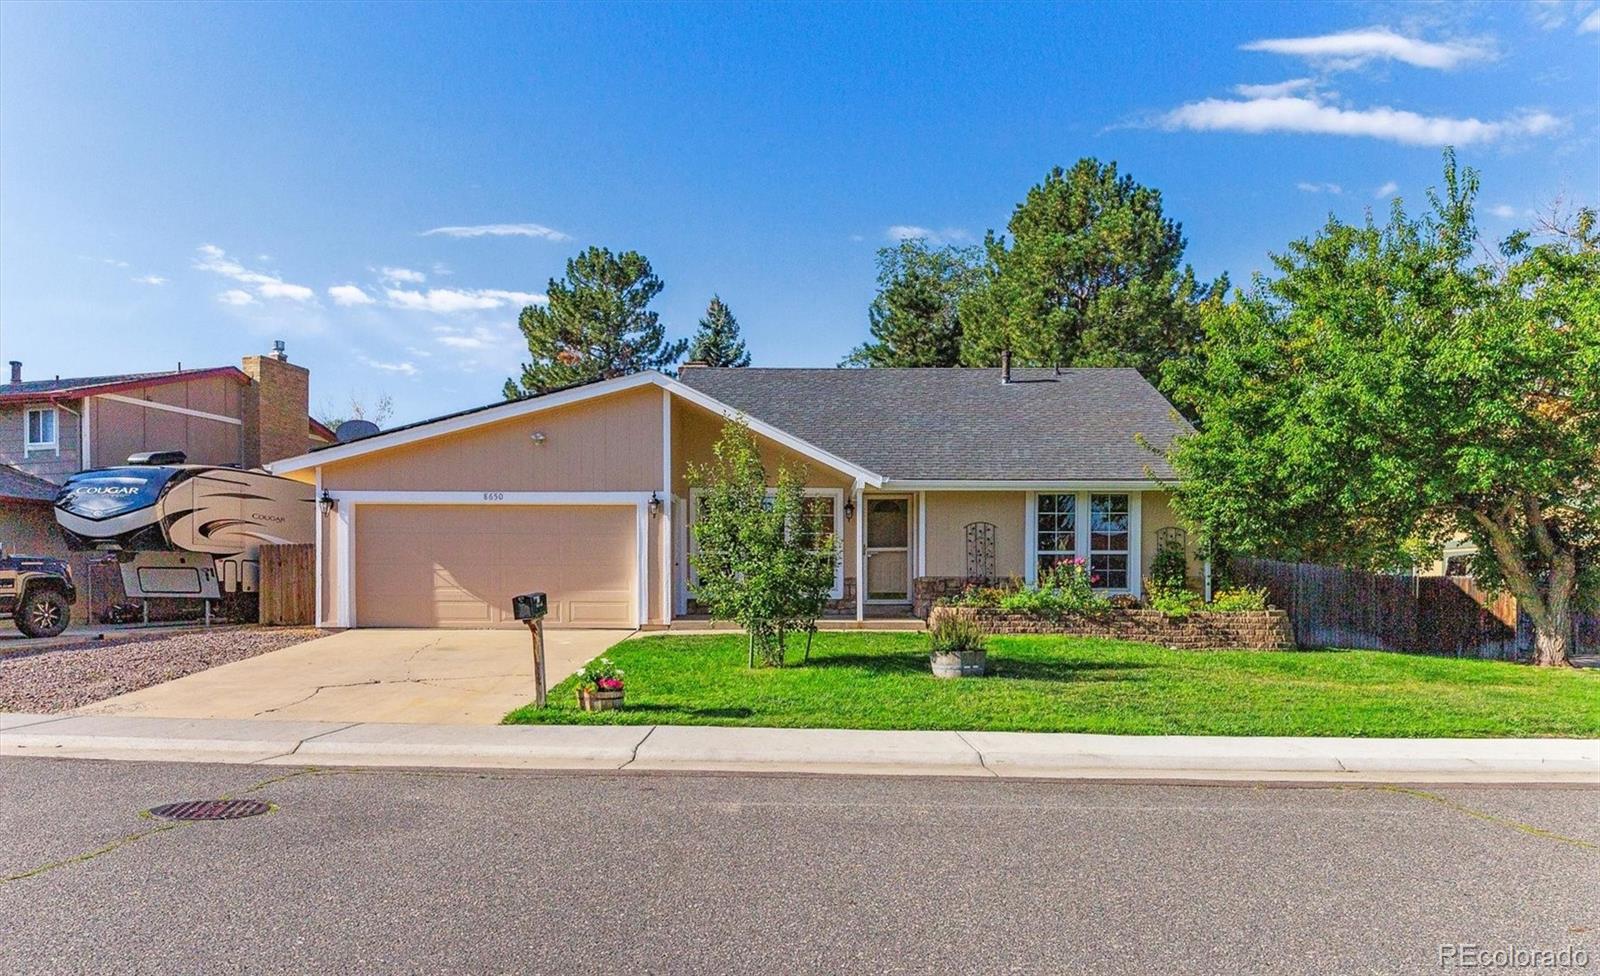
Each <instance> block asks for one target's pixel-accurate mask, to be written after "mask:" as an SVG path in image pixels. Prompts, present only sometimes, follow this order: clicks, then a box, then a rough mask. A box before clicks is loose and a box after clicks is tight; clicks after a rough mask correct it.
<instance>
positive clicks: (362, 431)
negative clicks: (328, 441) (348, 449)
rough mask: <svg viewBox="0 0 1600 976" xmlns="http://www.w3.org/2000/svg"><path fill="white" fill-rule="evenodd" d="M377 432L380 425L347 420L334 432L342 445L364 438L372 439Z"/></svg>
mask: <svg viewBox="0 0 1600 976" xmlns="http://www.w3.org/2000/svg"><path fill="white" fill-rule="evenodd" d="M377 432H378V425H377V424H375V423H373V422H372V421H370V420H346V421H345V422H344V423H342V424H340V425H339V429H338V430H336V431H334V432H333V437H334V439H335V440H337V441H338V442H339V443H341V444H348V443H350V442H351V441H358V440H360V439H361V438H363V437H371V436H372V435H373V434H376V433H377Z"/></svg>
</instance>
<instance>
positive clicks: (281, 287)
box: [194, 244, 316, 305]
mask: <svg viewBox="0 0 1600 976" xmlns="http://www.w3.org/2000/svg"><path fill="white" fill-rule="evenodd" d="M196 250H197V251H198V252H199V255H200V256H199V257H197V258H195V260H194V266H195V267H196V268H198V269H199V270H201V271H209V272H211V273H212V274H217V275H221V276H222V277H224V278H231V279H232V280H234V281H237V282H239V283H240V284H242V285H250V286H252V287H254V288H255V290H256V294H257V295H259V296H261V297H262V298H288V299H292V300H293V301H297V302H309V301H311V300H312V299H314V298H316V292H314V291H312V290H311V289H310V288H307V287H306V286H305V285H294V284H290V283H288V282H286V281H284V280H283V279H282V278H279V277H278V276H277V275H273V274H267V273H266V272H264V271H252V270H250V269H249V268H246V267H245V266H244V265H242V264H240V263H239V262H238V261H235V260H234V259H233V258H230V257H228V254H227V252H226V251H224V250H223V249H222V248H220V247H218V246H216V245H215V244H202V245H200V246H199V248H197V249H196ZM235 293H237V294H248V293H247V292H242V291H241V290H240V289H237V288H235V289H230V290H229V291H227V292H224V294H230V295H231V294H235ZM228 304H230V305H244V304H248V303H246V302H240V301H230V302H229V303H228Z"/></svg>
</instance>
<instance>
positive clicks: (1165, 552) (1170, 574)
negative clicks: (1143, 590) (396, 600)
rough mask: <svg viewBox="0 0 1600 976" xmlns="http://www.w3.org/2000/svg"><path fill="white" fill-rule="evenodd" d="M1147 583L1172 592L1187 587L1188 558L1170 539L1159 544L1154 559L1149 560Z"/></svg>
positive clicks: (1181, 548)
mask: <svg viewBox="0 0 1600 976" xmlns="http://www.w3.org/2000/svg"><path fill="white" fill-rule="evenodd" d="M1148 582H1149V583H1151V584H1154V585H1158V586H1162V587H1165V588H1167V589H1174V590H1175V589H1180V588H1182V587H1184V586H1187V585H1188V583H1189V558H1188V556H1186V555H1185V554H1184V551H1183V546H1181V545H1179V544H1178V543H1176V542H1174V541H1172V540H1170V539H1169V540H1164V541H1163V542H1162V543H1161V548H1159V549H1157V550H1156V555H1155V558H1154V559H1151V560H1150V579H1149V580H1148Z"/></svg>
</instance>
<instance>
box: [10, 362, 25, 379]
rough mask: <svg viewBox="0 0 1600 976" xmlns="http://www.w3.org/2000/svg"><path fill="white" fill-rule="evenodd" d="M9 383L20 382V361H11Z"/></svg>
mask: <svg viewBox="0 0 1600 976" xmlns="http://www.w3.org/2000/svg"><path fill="white" fill-rule="evenodd" d="M11 382H13V383H21V382H22V360H20V359H13V360H12V361H11Z"/></svg>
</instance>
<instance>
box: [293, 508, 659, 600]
mask: <svg viewBox="0 0 1600 976" xmlns="http://www.w3.org/2000/svg"><path fill="white" fill-rule="evenodd" d="M325 494H326V495H327V496H328V497H329V498H332V499H333V500H334V502H335V509H334V538H335V540H336V541H337V543H338V551H339V566H338V577H339V599H338V601H337V603H338V605H337V606H336V607H334V620H333V622H332V626H334V627H354V626H356V604H355V585H354V584H355V574H356V552H355V539H356V510H357V509H358V508H359V507H361V506H363V505H481V506H486V507H487V506H508V505H509V506H518V505H521V506H527V505H611V506H617V505H632V506H633V508H634V540H633V547H634V561H635V563H637V566H636V568H635V570H634V575H635V580H634V590H635V592H634V604H635V613H634V615H635V616H636V617H637V618H638V619H637V620H636V621H635V623H636V624H637V625H638V626H640V627H643V626H644V625H645V624H646V623H648V622H649V614H650V496H651V493H650V492H648V491H329V492H326V493H325ZM319 562H320V560H319Z"/></svg>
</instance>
